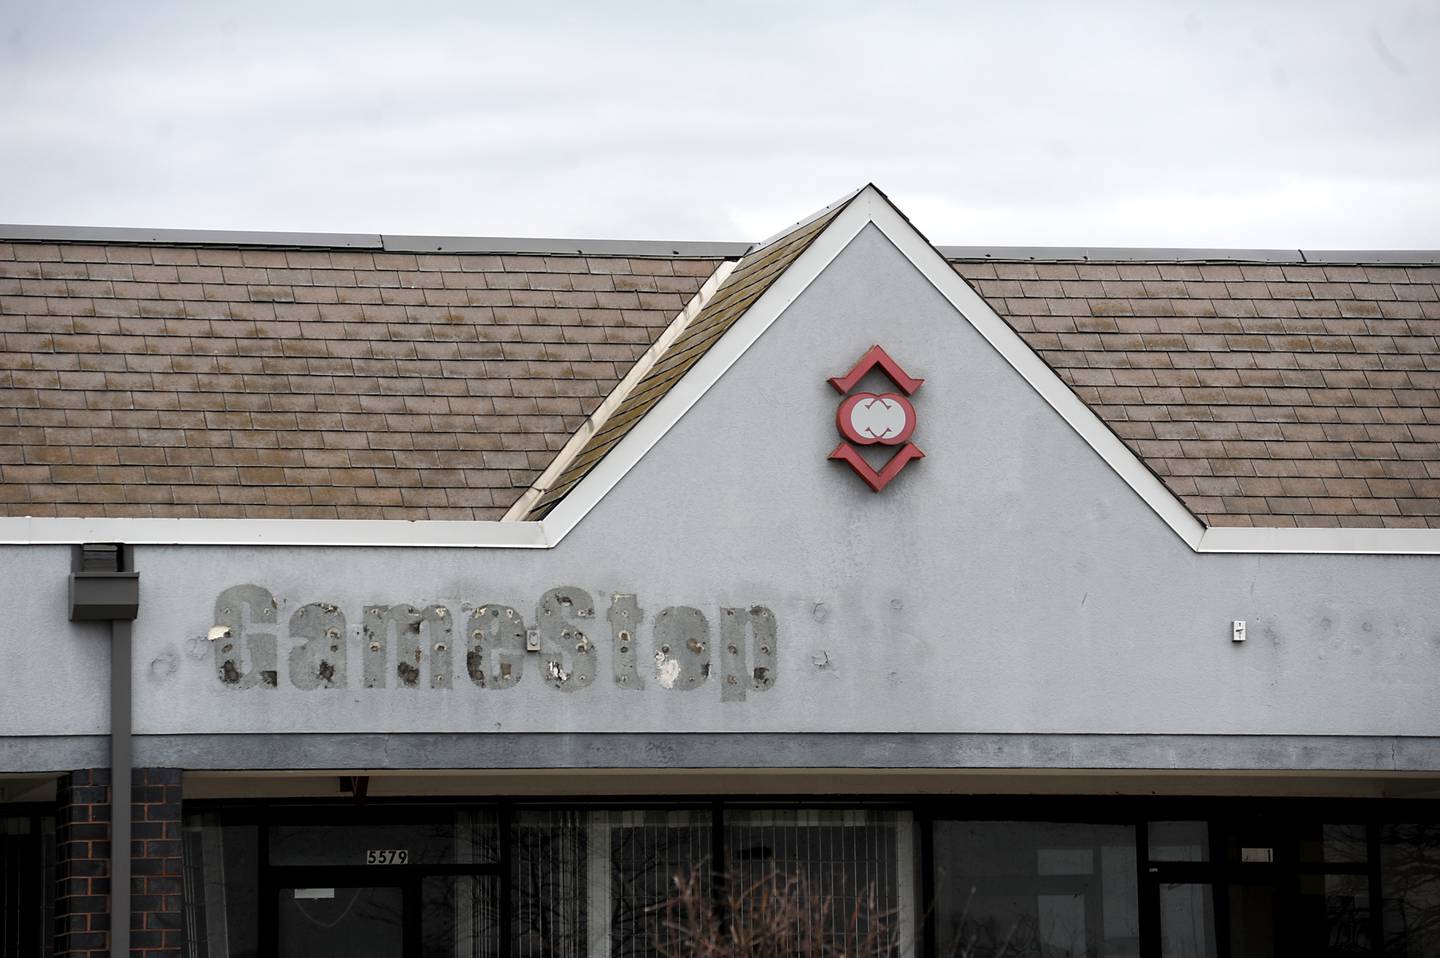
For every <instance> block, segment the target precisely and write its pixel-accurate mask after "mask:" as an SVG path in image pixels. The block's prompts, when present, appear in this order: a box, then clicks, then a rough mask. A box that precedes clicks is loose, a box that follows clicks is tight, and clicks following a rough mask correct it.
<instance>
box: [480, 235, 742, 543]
mask: <svg viewBox="0 0 1440 958" xmlns="http://www.w3.org/2000/svg"><path fill="white" fill-rule="evenodd" d="M736 265H737V261H735V260H724V261H723V262H721V264H720V265H719V266H717V267H715V272H713V273H711V274H710V278H709V279H707V280H706V281H705V282H704V283H703V284H702V285H701V287H700V289H699V290H698V291H697V292H696V293H695V295H694V296H692V297H691V298H690V302H689V303H687V304H686V305H685V308H684V309H683V310H681V311H680V315H678V316H676V317H675V318H674V319H673V320H672V321H671V322H670V325H669V326H667V327H665V331H664V332H663V333H661V334H660V337H659V338H658V339H656V340H655V342H653V343H651V344H650V348H649V349H647V350H645V353H644V355H642V356H641V357H640V358H639V359H638V360H636V361H635V365H634V366H632V367H630V371H629V372H628V373H626V374H625V378H624V379H622V380H620V382H619V383H618V384H617V385H616V386H615V388H614V389H612V390H610V395H608V396H606V397H605V401H604V402H602V403H601V404H600V406H599V408H597V409H596V410H595V411H594V412H593V413H591V414H590V416H589V418H587V419H586V420H585V421H584V422H583V423H581V424H580V428H579V429H577V430H575V434H574V435H573V436H571V437H570V439H569V441H568V442H566V443H565V445H564V447H563V448H561V450H560V451H559V452H558V453H556V455H555V458H554V459H552V460H550V465H548V466H546V467H545V471H544V472H542V473H540V475H539V477H538V478H536V480H535V481H534V482H532V483H531V484H530V488H529V489H526V490H525V491H524V493H522V494H521V496H520V498H519V499H517V500H515V504H514V505H512V506H511V507H510V508H509V510H507V511H506V513H505V515H504V516H503V517H502V518H501V521H502V522H519V521H522V520H523V519H524V518H525V517H526V516H527V515H529V514H530V510H531V509H533V508H534V507H535V503H537V502H539V501H540V497H541V496H543V495H545V493H546V492H548V491H549V490H550V487H551V486H553V485H554V484H555V480H557V479H559V478H560V476H561V475H563V474H564V472H565V470H566V469H569V468H570V464H571V463H572V462H574V461H575V457H576V456H578V455H580V453H581V451H582V450H583V449H584V448H585V444H586V443H587V442H589V441H590V437H591V436H593V435H595V434H596V433H597V432H599V431H600V429H601V427H603V426H604V425H605V423H606V422H607V421H608V420H609V419H610V417H611V416H612V415H614V414H615V410H616V409H619V408H620V404H621V403H622V402H624V401H625V397H627V396H629V395H630V393H631V391H632V390H634V388H635V386H636V385H637V384H638V383H639V382H640V380H642V379H644V378H645V376H646V375H647V374H649V372H650V370H651V369H653V368H654V367H655V364H656V363H658V362H659V361H660V357H661V356H663V355H665V351H666V350H667V349H669V348H670V346H671V344H672V343H674V342H675V340H677V339H679V338H680V334H681V333H683V332H685V329H686V328H687V327H688V326H689V325H690V324H691V323H692V322H694V320H695V317H696V316H699V315H700V311H701V310H702V309H704V308H705V304H707V303H709V302H710V300H711V298H712V297H713V296H714V295H715V293H716V292H717V291H718V290H719V289H720V287H721V286H722V285H724V283H725V280H726V279H728V278H729V276H730V274H731V273H732V272H734V271H735V267H736Z"/></svg>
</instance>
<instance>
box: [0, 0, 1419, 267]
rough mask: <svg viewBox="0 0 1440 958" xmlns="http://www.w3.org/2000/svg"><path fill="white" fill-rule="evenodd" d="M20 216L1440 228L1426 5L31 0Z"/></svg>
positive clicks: (0, 132)
mask: <svg viewBox="0 0 1440 958" xmlns="http://www.w3.org/2000/svg"><path fill="white" fill-rule="evenodd" d="M9 14H10V15H9V18H8V33H7V32H6V30H7V28H0V83H3V84H4V85H5V87H6V89H7V90H8V91H10V92H9V95H7V97H6V99H5V101H4V102H3V103H0V220H8V221H12V222H17V221H18V222H69V223H86V224H104V225H144V226H186V227H210V228H237V229H239V228H272V229H296V230H368V231H387V232H411V233H424V232H433V233H466V234H479V235H487V234H488V235H599V236H620V237H624V236H632V237H637V236H664V237H674V238H687V237H699V238H734V239H748V238H758V237H760V236H764V235H768V234H770V233H772V232H774V231H775V230H776V229H778V228H779V227H780V226H783V225H784V224H785V223H786V222H789V221H791V220H793V219H795V218H797V217H799V216H801V215H803V214H805V213H806V212H808V211H810V210H812V209H814V208H817V207H819V206H821V205H823V204H824V203H826V202H828V201H830V200H831V199H833V198H835V197H836V196H838V195H841V194H843V193H845V192H847V191H848V190H850V189H852V188H854V187H855V186H857V185H859V184H860V183H863V182H866V181H874V182H876V183H878V184H879V185H880V186H882V187H883V188H885V189H886V190H887V191H888V192H889V193H890V194H891V195H892V196H893V197H894V198H895V199H896V200H897V201H898V202H899V203H900V204H901V205H902V207H903V208H905V209H906V210H907V211H908V212H910V213H911V214H912V215H913V216H914V218H915V220H916V222H917V224H918V225H920V227H921V228H922V229H923V230H924V231H925V232H926V233H927V234H928V235H929V236H931V237H932V238H933V239H935V240H936V241H937V242H942V243H977V244H1044V243H1067V244H1089V245H1102V244H1105V245H1160V244H1164V245H1189V246H1196V245H1221V246H1311V247H1320V246H1349V247H1354V246H1388V247H1403V246H1409V247H1440V217H1437V216H1435V215H1434V214H1435V212H1436V203H1437V201H1436V192H1437V189H1440V111H1437V110H1436V109H1435V107H1434V104H1435V102H1436V101H1437V94H1440V58H1436V57H1434V56H1433V50H1434V49H1436V48H1437V47H1440V11H1437V10H1436V8H1434V7H1430V6H1420V5H1415V4H1409V3H1404V2H1382V3H1373V4H1366V5H1353V4H1340V3H1310V2H1299V0H1295V2H1286V3H1280V2H1275V3H1268V4H1244V3H1238V2H1237V3H1229V2H1213V3H1196V4H1193V5H1191V6H1188V7H1186V6H1181V5H1178V4H1175V5H1171V4H1164V5H1161V4H1140V3H1125V2H1118V0H1112V2H1109V3H1095V4H1084V5H1081V4H1073V3H1041V2H1028V3H1015V4H978V3H977V4H964V5H962V4H953V3H940V2H931V3H921V4H910V5H890V6H887V7H884V8H882V7H878V6H875V5H873V4H862V3H851V2H838V0H832V2H828V3H808V4H798V3H797V4H773V3H759V2H753V3H740V4H738V5H735V4H732V5H727V6H726V7H724V8H723V9H720V8H713V7H708V6H701V5H691V4H673V3H670V4H660V3H641V2H629V3H614V4H582V3H555V4H545V5H538V4H528V5H509V6H508V7H505V8H501V7H499V6H498V5H497V6H493V7H492V6H491V5H485V4H464V5H458V4H457V5H430V6H424V5H416V6H410V7H403V8H402V7H400V6H398V5H393V4H391V5H383V6H381V5H371V4H348V3H338V2H334V3H307V4H278V3H277V4H269V3H249V4H246V5H243V6H236V5H227V6H218V5H217V6H211V5H195V4H160V3H146V4H138V3H137V4H125V5H115V4H89V3H50V4H39V3H34V4H19V5H16V4H12V5H11V8H10V10H9Z"/></svg>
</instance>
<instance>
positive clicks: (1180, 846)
mask: <svg viewBox="0 0 1440 958" xmlns="http://www.w3.org/2000/svg"><path fill="white" fill-rule="evenodd" d="M1149 828H1150V860H1151V861H1152V862H1204V861H1209V860H1210V828H1209V826H1208V825H1207V824H1206V823H1205V822H1151V823H1150V825H1149Z"/></svg>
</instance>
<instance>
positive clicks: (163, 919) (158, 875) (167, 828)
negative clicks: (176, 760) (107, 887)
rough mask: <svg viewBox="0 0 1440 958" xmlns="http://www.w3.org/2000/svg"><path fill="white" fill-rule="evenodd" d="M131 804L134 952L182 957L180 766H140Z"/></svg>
mask: <svg viewBox="0 0 1440 958" xmlns="http://www.w3.org/2000/svg"><path fill="white" fill-rule="evenodd" d="M134 774H135V777H134V780H133V782H132V788H131V796H132V798H131V801H132V804H131V806H130V822H131V825H130V849H131V856H132V857H131V862H130V894H131V898H130V929H131V931H130V954H131V956H132V958H179V956H180V952H181V950H182V949H183V947H184V944H185V942H184V927H183V925H182V921H183V919H184V906H185V901H184V887H183V878H182V876H181V872H180V862H181V856H180V849H181V847H182V842H181V835H180V825H181V822H180V769H178V768H137V769H135V773H134Z"/></svg>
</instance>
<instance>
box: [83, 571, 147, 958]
mask: <svg viewBox="0 0 1440 958" xmlns="http://www.w3.org/2000/svg"><path fill="white" fill-rule="evenodd" d="M129 553H130V550H129V549H128V548H126V547H125V546H124V545H121V544H118V543H86V544H85V545H82V546H77V547H76V549H75V555H74V559H73V562H72V565H71V572H70V621H71V622H105V621H108V622H109V623H110V956H111V958H130V871H131V869H130V814H131V812H130V781H131V769H130V766H131V764H132V762H131V760H132V757H133V752H132V748H131V687H130V683H131V674H130V673H131V641H130V640H131V623H132V622H133V621H134V619H135V616H136V615H137V614H138V612H139V611H140V573H138V572H134V571H132V570H131V569H130V568H129V559H130V554H129Z"/></svg>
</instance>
